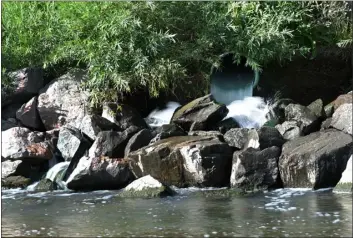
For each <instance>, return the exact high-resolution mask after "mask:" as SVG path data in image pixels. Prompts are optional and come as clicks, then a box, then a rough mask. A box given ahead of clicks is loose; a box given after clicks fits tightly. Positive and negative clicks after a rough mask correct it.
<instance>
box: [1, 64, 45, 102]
mask: <svg viewBox="0 0 353 238" xmlns="http://www.w3.org/2000/svg"><path fill="white" fill-rule="evenodd" d="M7 77H9V78H10V81H11V83H12V85H11V86H10V87H7V90H5V91H2V93H1V99H2V101H1V107H4V106H6V105H9V104H14V103H20V104H22V103H25V102H27V101H28V100H29V99H31V98H32V97H33V96H34V95H35V94H37V93H38V92H39V90H40V89H41V88H42V87H43V86H44V78H43V69H41V68H25V69H21V70H18V71H14V72H10V73H8V74H7Z"/></svg>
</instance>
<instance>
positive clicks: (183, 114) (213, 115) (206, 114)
mask: <svg viewBox="0 0 353 238" xmlns="http://www.w3.org/2000/svg"><path fill="white" fill-rule="evenodd" d="M227 114H228V109H227V107H226V106H225V105H223V104H217V103H216V102H214V101H213V99H212V96H211V95H206V96H204V97H201V98H197V99H195V100H193V101H191V102H189V103H188V104H186V105H184V106H182V107H180V108H179V109H177V110H176V111H175V113H174V115H173V117H172V120H171V121H172V122H173V123H175V124H177V125H179V126H181V127H182V128H183V129H184V130H185V131H189V130H190V128H191V126H192V128H193V130H211V129H212V127H214V125H215V124H217V123H218V122H220V121H221V120H222V119H223V118H224V117H226V116H227Z"/></svg>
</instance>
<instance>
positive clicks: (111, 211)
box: [2, 189, 352, 237]
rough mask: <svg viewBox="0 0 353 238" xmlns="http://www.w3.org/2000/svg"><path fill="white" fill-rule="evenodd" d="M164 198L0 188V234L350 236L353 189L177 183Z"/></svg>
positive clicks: (73, 235)
mask: <svg viewBox="0 0 353 238" xmlns="http://www.w3.org/2000/svg"><path fill="white" fill-rule="evenodd" d="M178 192H179V195H177V196H175V197H168V198H161V199H160V198H154V199H132V198H129V199H127V198H120V197H117V196H116V194H117V192H116V191H96V192H90V193H70V192H53V193H28V192H23V191H19V190H3V191H2V235H3V236H43V237H48V236H66V237H68V236H70V237H75V236H76V237H97V236H166V237H188V236H199V237H200V236H201V237H219V236H223V237H224V236H243V237H244V236H282V237H283V236H296V237H298V236H305V237H309V236H313V237H329V236H343V237H351V236H352V194H351V193H334V192H331V191H327V190H326V191H318V192H312V191H310V190H306V189H281V190H276V191H273V192H268V193H262V194H257V195H251V196H247V197H239V196H237V195H234V194H231V193H230V192H229V191H226V190H218V191H215V190H213V191H207V190H199V189H182V190H178Z"/></svg>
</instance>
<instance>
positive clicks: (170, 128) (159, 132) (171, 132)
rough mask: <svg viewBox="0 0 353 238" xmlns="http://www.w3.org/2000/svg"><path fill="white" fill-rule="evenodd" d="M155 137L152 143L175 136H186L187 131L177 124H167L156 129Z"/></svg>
mask: <svg viewBox="0 0 353 238" xmlns="http://www.w3.org/2000/svg"><path fill="white" fill-rule="evenodd" d="M154 134H156V135H155V136H154V138H153V139H152V140H151V142H150V143H151V144H153V143H155V142H157V141H159V140H163V139H166V138H169V137H174V136H186V133H185V131H184V130H183V129H182V128H180V127H179V126H177V125H175V124H165V125H162V126H160V127H158V128H156V129H155V130H154Z"/></svg>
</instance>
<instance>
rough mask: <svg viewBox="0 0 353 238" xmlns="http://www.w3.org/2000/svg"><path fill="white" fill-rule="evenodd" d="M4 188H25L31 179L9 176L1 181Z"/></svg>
mask: <svg viewBox="0 0 353 238" xmlns="http://www.w3.org/2000/svg"><path fill="white" fill-rule="evenodd" d="M1 182H2V187H5V188H25V187H27V186H28V185H29V184H30V183H31V179H29V178H25V177H23V176H9V177H7V178H4V179H2V180H1Z"/></svg>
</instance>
